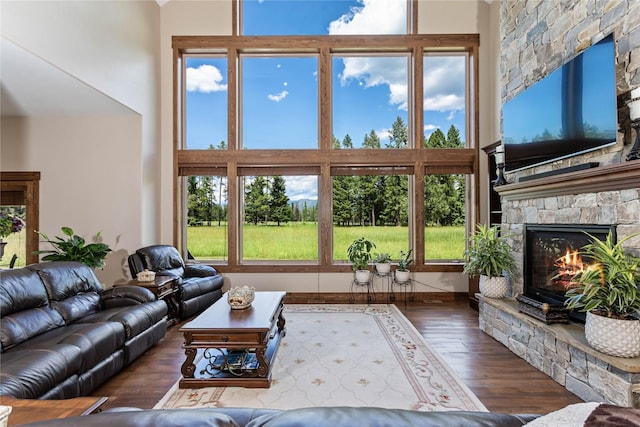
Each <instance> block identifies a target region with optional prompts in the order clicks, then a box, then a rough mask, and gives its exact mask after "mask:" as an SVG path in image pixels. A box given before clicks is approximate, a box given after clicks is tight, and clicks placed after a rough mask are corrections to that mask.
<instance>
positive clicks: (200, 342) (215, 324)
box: [180, 292, 286, 388]
mask: <svg viewBox="0 0 640 427" xmlns="http://www.w3.org/2000/svg"><path fill="white" fill-rule="evenodd" d="M285 295H286V292H256V293H255V299H254V301H253V303H252V304H251V306H250V307H249V308H246V309H243V310H234V309H231V307H230V306H229V303H228V302H227V300H226V298H221V299H219V300H218V301H216V302H215V304H213V305H212V306H211V307H209V308H208V309H206V310H205V311H204V312H202V313H201V314H200V315H199V316H198V317H196V318H195V319H193V320H192V321H190V322H188V323H186V324H185V325H184V326H182V327H181V328H180V332H182V333H184V349H185V355H186V356H187V358H186V360H185V362H184V363H183V364H182V379H181V380H180V388H201V387H211V386H214V387H218V386H223V387H224V386H240V387H250V388H269V387H270V386H271V367H272V365H273V361H274V360H275V357H276V353H277V352H278V347H279V346H280V340H281V339H282V338H283V337H284V336H285V333H286V328H285V319H284V317H283V314H282V310H283V308H284V303H283V300H284V296H285ZM196 355H198V356H199V360H198V361H196V360H195V359H196ZM238 355H240V356H242V357H244V356H247V364H245V363H244V360H242V361H240V366H236V367H231V368H229V367H228V366H225V365H227V364H228V363H232V360H231V359H232V358H233V359H237V358H238Z"/></svg>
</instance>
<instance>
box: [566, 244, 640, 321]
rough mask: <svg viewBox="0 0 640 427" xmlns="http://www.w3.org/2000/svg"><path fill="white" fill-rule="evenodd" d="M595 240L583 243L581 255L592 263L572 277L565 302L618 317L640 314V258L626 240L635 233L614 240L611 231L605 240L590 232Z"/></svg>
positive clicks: (567, 304) (579, 307) (568, 304)
mask: <svg viewBox="0 0 640 427" xmlns="http://www.w3.org/2000/svg"><path fill="white" fill-rule="evenodd" d="M586 234H587V235H588V236H589V237H590V238H591V242H590V243H589V244H587V245H585V246H583V247H582V249H581V250H580V255H581V256H582V257H583V259H584V258H590V259H591V260H592V263H591V264H590V265H589V266H588V267H587V268H586V269H585V270H584V271H582V272H580V273H578V274H576V276H575V277H574V278H573V279H572V281H571V284H570V288H569V289H568V290H567V291H566V293H565V295H566V297H567V299H566V300H565V305H566V306H567V307H568V308H570V309H577V310H579V311H584V312H588V311H592V312H595V313H597V314H600V315H604V316H607V317H613V318H616V319H630V318H633V316H636V317H638V316H640V290H639V289H638V287H639V286H640V258H638V257H634V256H632V255H631V254H629V253H626V252H625V251H624V249H623V247H622V244H623V243H624V242H625V241H627V240H629V239H630V238H632V237H635V236H638V235H640V233H638V234H632V235H630V236H627V237H625V238H624V239H621V240H619V241H618V242H617V243H613V241H614V238H613V233H611V232H609V234H608V235H607V238H606V239H605V240H604V241H602V240H600V239H598V238H596V237H594V236H592V235H590V234H589V233H586Z"/></svg>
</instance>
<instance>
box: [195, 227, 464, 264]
mask: <svg viewBox="0 0 640 427" xmlns="http://www.w3.org/2000/svg"><path fill="white" fill-rule="evenodd" d="M334 233H335V234H334V239H333V241H334V248H333V259H335V260H346V259H347V256H346V254H347V247H348V246H349V245H350V244H351V242H352V241H353V240H354V239H357V238H358V237H361V236H364V237H366V238H368V239H369V240H371V241H373V242H374V243H375V244H376V249H374V252H387V253H389V254H391V256H392V258H394V259H397V258H398V257H399V255H400V251H401V250H406V249H407V247H408V239H409V232H408V228H407V227H334ZM243 236H244V240H243V242H242V247H243V253H244V256H243V258H244V259H246V260H272V259H275V260H317V259H318V227H317V224H315V223H289V224H286V225H281V226H279V227H278V226H276V225H246V224H245V225H244V226H243ZM187 242H188V247H189V251H190V252H191V254H192V255H193V256H194V257H195V258H197V259H211V260H224V259H226V258H227V228H226V224H223V225H222V226H221V227H218V226H211V227H206V226H205V227H188V228H187ZM464 245H465V230H464V227H463V226H459V227H426V228H425V254H426V258H427V259H460V258H462V252H463V251H464Z"/></svg>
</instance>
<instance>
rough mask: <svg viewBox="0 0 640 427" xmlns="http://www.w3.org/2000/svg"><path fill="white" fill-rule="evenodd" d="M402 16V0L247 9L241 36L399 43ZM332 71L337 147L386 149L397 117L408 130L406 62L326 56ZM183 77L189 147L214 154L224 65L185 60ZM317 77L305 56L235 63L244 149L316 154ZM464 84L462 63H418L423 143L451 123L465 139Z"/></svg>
mask: <svg viewBox="0 0 640 427" xmlns="http://www.w3.org/2000/svg"><path fill="white" fill-rule="evenodd" d="M405 8H406V0H359V1H358V0H356V1H352V0H335V1H334V0H318V1H316V0H294V1H288V0H245V2H244V3H243V16H244V23H245V28H244V29H243V31H244V34H247V35H254V34H261V35H290V34H297V35H316V34H325V35H326V34H332V35H344V34H404V33H406V12H405ZM332 66H333V134H334V136H335V137H337V138H338V139H339V140H342V139H343V138H344V137H345V135H346V134H349V136H350V137H351V139H352V141H353V144H354V147H356V148H358V147H360V146H361V144H362V142H363V139H364V136H365V135H366V134H368V133H370V132H371V131H372V130H373V131H375V132H376V134H377V135H378V136H379V137H380V139H381V143H382V146H384V144H385V143H386V142H388V139H387V136H388V132H389V130H390V128H391V125H392V124H393V123H394V121H395V120H396V118H397V117H398V116H399V117H401V118H402V119H403V121H404V122H405V123H407V107H408V81H407V74H408V58H407V57H406V56H402V55H398V56H394V57H384V58H380V57H377V58H375V57H371V56H369V57H367V56H362V57H360V56H351V57H334V59H333V62H332ZM186 68H187V70H186V77H187V79H186V80H187V99H186V117H187V126H186V132H187V148H192V149H200V148H208V147H209V146H210V145H213V146H217V145H218V144H219V143H220V142H221V141H226V139H227V124H226V118H227V112H226V102H227V76H226V59H224V58H214V57H207V58H202V57H193V58H189V59H188V60H187V62H186ZM317 73H318V65H317V59H316V58H315V57H313V56H309V57H303V56H300V57H295V58H284V57H252V58H243V59H242V60H241V76H242V79H243V80H242V88H243V89H242V99H241V102H240V104H241V105H242V107H243V110H242V112H241V138H242V144H243V146H244V147H245V148H248V149H260V148H316V147H317V146H318V95H317V78H318V76H317ZM464 84H465V61H464V57H461V56H452V57H446V56H437V57H427V58H426V59H425V79H424V87H425V121H424V123H425V129H424V130H425V135H426V136H427V137H428V136H429V135H430V134H431V133H432V132H433V131H434V130H435V129H437V128H440V129H441V130H442V131H443V132H444V133H445V134H446V132H447V130H448V129H449V127H450V126H451V125H452V124H453V125H455V126H456V127H457V128H458V129H459V130H460V132H461V136H462V137H463V138H464V134H465V127H464V123H465V86H464ZM313 180H314V181H315V177H314V178H313ZM290 187H293V185H290V184H289V182H287V189H288V190H289V188H290ZM292 191H293V189H292ZM301 194H302V192H300V194H298V195H296V196H294V197H296V198H300V197H303V196H301ZM307 195H309V194H307ZM292 196H293V194H291V195H290V197H292ZM292 198H293V197H292ZM308 198H314V197H308Z"/></svg>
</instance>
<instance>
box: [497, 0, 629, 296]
mask: <svg viewBox="0 0 640 427" xmlns="http://www.w3.org/2000/svg"><path fill="white" fill-rule="evenodd" d="M610 33H614V38H615V41H616V52H617V53H616V76H617V93H618V122H619V123H618V125H619V126H618V127H619V129H620V131H619V132H618V143H617V144H615V145H614V146H612V147H609V148H605V149H601V150H597V151H594V152H592V153H588V154H584V155H582V156H576V157H573V158H569V159H564V160H561V161H557V162H554V163H550V164H547V165H543V166H539V167H537V168H531V169H528V170H525V171H520V172H516V173H514V174H510V175H507V180H508V181H509V182H516V181H517V178H518V177H519V176H522V175H530V174H533V173H540V172H546V171H549V170H553V169H558V168H563V167H567V166H573V165H575V164H581V163H584V162H587V161H598V162H600V164H601V165H613V164H619V163H621V162H625V158H626V155H627V153H628V151H629V150H630V148H631V145H632V143H633V141H634V139H635V132H634V131H633V130H632V129H631V125H630V120H629V108H628V107H627V106H626V102H627V101H628V100H629V97H630V94H629V92H630V90H631V89H632V88H635V87H637V86H640V1H635V0H552V1H551V0H550V1H546V0H526V1H522V0H503V1H502V2H501V6H500V38H501V42H500V48H501V53H500V56H501V57H500V72H501V81H502V88H503V89H502V101H503V102H505V101H507V100H509V99H511V98H512V97H513V96H515V95H516V94H518V93H519V92H521V91H522V90H525V89H526V88H527V87H529V86H530V85H531V84H533V83H535V82H536V81H538V80H540V79H541V78H542V77H544V76H546V75H547V74H549V73H550V72H552V71H554V70H555V69H557V68H558V67H560V66H561V65H562V64H564V63H565V62H567V61H568V60H569V59H571V58H573V57H574V56H575V55H576V54H578V53H579V52H581V51H583V50H584V49H586V48H588V47H589V46H591V45H592V44H593V43H595V42H597V41H599V40H601V39H602V38H604V37H605V36H606V35H608V34H610ZM625 142H626V144H625ZM638 173H640V170H639V172H638ZM587 190H588V188H585V192H584V193H582V194H570V195H560V196H554V197H545V198H537V199H530V200H511V201H504V199H503V203H502V212H503V218H502V223H503V228H504V229H507V230H510V231H512V232H513V235H514V236H516V237H515V238H514V241H513V242H512V247H513V248H514V249H515V255H516V259H518V260H519V264H520V271H522V255H523V254H522V252H523V250H522V235H523V228H524V224H526V223H530V224H607V225H609V224H617V225H618V227H617V233H618V238H623V237H625V236H628V235H629V234H632V233H636V232H640V189H639V188H636V189H627V190H620V191H606V192H598V193H593V192H588V191H587ZM627 248H628V249H629V250H631V251H632V252H634V253H637V254H639V255H640V237H638V238H634V239H632V240H630V241H629V242H628V245H627ZM521 280H522V279H521V278H520V279H516V280H514V281H513V293H514V294H515V293H518V292H522V285H523V284H522V281H521Z"/></svg>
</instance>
